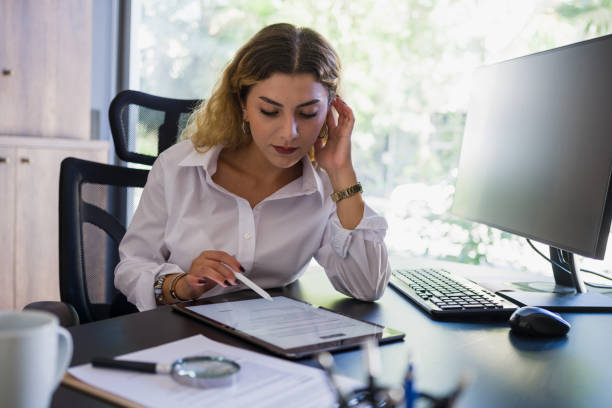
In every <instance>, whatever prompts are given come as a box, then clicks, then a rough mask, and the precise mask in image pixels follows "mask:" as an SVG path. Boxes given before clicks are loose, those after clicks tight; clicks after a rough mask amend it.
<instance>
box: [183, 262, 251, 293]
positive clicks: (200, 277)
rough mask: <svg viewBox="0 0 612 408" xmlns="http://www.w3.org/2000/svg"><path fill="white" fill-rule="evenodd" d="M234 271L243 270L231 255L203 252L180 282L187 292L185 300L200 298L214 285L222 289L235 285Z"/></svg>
mask: <svg viewBox="0 0 612 408" xmlns="http://www.w3.org/2000/svg"><path fill="white" fill-rule="evenodd" d="M234 271H236V272H238V271H242V272H243V271H244V268H243V267H242V265H240V263H239V262H238V261H237V260H236V258H234V257H233V256H232V255H230V254H228V253H227V252H223V251H203V252H202V253H201V254H200V255H199V256H198V257H197V258H196V259H194V260H193V262H192V263H191V267H190V268H189V272H188V273H187V275H185V277H184V278H182V279H181V281H180V282H181V283H182V284H183V285H182V286H183V287H184V290H185V291H186V292H187V291H189V293H185V295H188V296H185V298H186V299H189V298H191V299H194V298H197V297H200V296H201V295H202V294H203V293H204V292H206V291H208V290H209V289H211V288H212V287H213V286H215V284H216V285H221V286H223V287H226V286H233V285H235V284H236V276H235V275H234ZM178 290H179V288H177V291H178ZM181 292H182V291H181ZM181 297H182V296H181Z"/></svg>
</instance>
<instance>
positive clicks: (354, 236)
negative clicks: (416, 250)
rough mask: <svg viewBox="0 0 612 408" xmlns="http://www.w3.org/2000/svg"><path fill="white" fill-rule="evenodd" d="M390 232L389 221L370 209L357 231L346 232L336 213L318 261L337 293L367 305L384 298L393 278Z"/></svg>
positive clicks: (330, 223) (329, 223)
mask: <svg viewBox="0 0 612 408" xmlns="http://www.w3.org/2000/svg"><path fill="white" fill-rule="evenodd" d="M386 232H387V221H386V220H385V219H384V218H383V217H381V216H379V215H378V214H376V212H374V210H372V209H371V208H370V207H368V206H367V205H366V206H365V209H364V214H363V218H362V219H361V222H360V223H359V225H357V227H355V229H354V230H347V229H345V228H343V227H342V224H341V223H340V220H339V219H338V215H337V214H336V211H334V212H333V213H332V215H331V216H330V217H329V220H328V223H327V226H326V229H325V232H324V235H323V242H322V245H321V248H320V249H319V250H318V251H317V253H316V254H315V259H316V260H317V262H318V263H319V264H320V265H321V266H322V267H323V268H324V269H325V273H326V274H327V276H328V278H329V280H330V282H331V283H332V285H333V286H334V288H335V289H336V290H337V291H339V292H341V293H343V294H345V295H348V296H352V297H354V298H356V299H359V300H367V301H372V300H376V299H378V298H380V297H381V296H382V295H383V293H384V291H385V288H386V286H387V283H388V281H389V277H390V276H391V269H390V267H389V262H388V255H387V248H386V246H385V244H384V238H385V234H386Z"/></svg>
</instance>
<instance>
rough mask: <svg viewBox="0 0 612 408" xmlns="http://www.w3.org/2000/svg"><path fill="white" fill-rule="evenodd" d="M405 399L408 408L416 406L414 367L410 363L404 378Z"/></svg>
mask: <svg viewBox="0 0 612 408" xmlns="http://www.w3.org/2000/svg"><path fill="white" fill-rule="evenodd" d="M404 399H405V400H406V408H412V407H413V406H414V400H415V392H414V367H413V365H412V362H410V363H408V370H407V371H406V377H405V378H404Z"/></svg>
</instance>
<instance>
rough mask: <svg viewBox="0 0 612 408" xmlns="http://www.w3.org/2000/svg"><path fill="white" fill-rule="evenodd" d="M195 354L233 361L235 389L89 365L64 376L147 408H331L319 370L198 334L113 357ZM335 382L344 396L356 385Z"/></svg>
mask: <svg viewBox="0 0 612 408" xmlns="http://www.w3.org/2000/svg"><path fill="white" fill-rule="evenodd" d="M264 301H265V300H264ZM267 303H269V302H267ZM195 355H209V356H222V357H225V358H229V359H231V360H234V361H235V362H237V363H238V364H239V365H240V367H241V368H240V371H239V373H238V377H237V380H236V382H235V384H234V385H232V386H230V387H223V388H210V389H202V388H195V387H190V386H186V385H181V384H179V383H177V382H175V381H174V380H173V379H172V378H171V377H170V376H169V375H166V374H146V373H136V372H130V371H123V370H114V369H105V368H93V367H92V366H91V364H85V365H81V366H77V367H72V368H70V369H68V372H69V373H70V374H72V375H73V376H74V377H76V378H78V379H79V380H80V381H83V382H85V383H88V384H91V385H93V386H95V387H97V388H100V389H103V390H105V391H108V392H110V393H112V394H115V395H118V396H120V397H123V398H125V399H128V400H131V401H134V402H136V403H138V404H141V405H143V406H147V407H160V408H167V407H178V406H185V407H190V408H194V407H236V408H239V407H240V408H241V407H249V408H264V407H312V408H315V407H317V408H318V407H332V406H334V405H335V401H336V396H335V394H334V392H333V391H332V389H331V388H330V385H329V383H328V380H327V377H326V375H325V373H324V372H323V371H322V370H319V369H317V368H313V367H308V366H304V365H301V364H297V363H293V362H290V361H286V360H282V359H279V358H276V357H270V356H266V355H263V354H259V353H255V352H252V351H248V350H243V349H240V348H237V347H232V346H228V345H225V344H222V343H218V342H216V341H213V340H210V339H208V338H206V337H204V336H202V335H196V336H192V337H188V338H186V339H182V340H178V341H174V342H171V343H167V344H164V345H161V346H157V347H153V348H149V349H146V350H141V351H137V352H134V353H129V354H125V355H122V356H120V357H117V358H121V359H126V360H137V361H149V362H157V363H162V364H171V363H172V362H173V361H175V360H178V359H180V358H184V357H189V356H195ZM336 381H338V382H339V383H340V384H341V386H342V388H343V389H344V390H345V392H346V391H348V390H350V389H352V388H355V387H358V386H360V385H361V383H360V382H359V381H357V380H354V379H350V378H347V377H339V378H336Z"/></svg>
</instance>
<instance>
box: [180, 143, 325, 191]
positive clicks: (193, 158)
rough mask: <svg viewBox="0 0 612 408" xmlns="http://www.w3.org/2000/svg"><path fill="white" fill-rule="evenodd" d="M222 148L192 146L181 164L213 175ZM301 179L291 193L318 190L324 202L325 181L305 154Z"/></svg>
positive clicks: (218, 146)
mask: <svg viewBox="0 0 612 408" xmlns="http://www.w3.org/2000/svg"><path fill="white" fill-rule="evenodd" d="M221 150H223V146H221V145H217V146H213V147H211V148H209V149H208V150H206V151H205V152H199V151H198V150H196V149H195V147H192V149H191V150H190V151H189V153H188V154H187V155H186V156H185V158H184V159H183V160H181V161H180V163H179V166H181V167H202V168H203V169H204V171H205V172H206V173H208V175H209V176H211V177H212V175H213V174H215V172H216V171H217V160H218V159H219V154H220V153H221ZM301 179H302V183H301V186H300V185H299V184H298V185H297V186H299V187H298V191H291V193H290V195H298V194H304V195H305V194H312V193H315V192H318V193H319V195H320V196H321V203H323V202H324V201H325V197H324V194H325V192H324V187H323V182H322V181H321V177H320V175H319V170H317V169H315V167H314V165H313V164H312V162H311V161H310V159H309V158H308V156H304V157H303V158H302V177H301ZM297 186H296V187H297ZM287 193H289V192H287ZM283 195H284V194H283Z"/></svg>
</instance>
